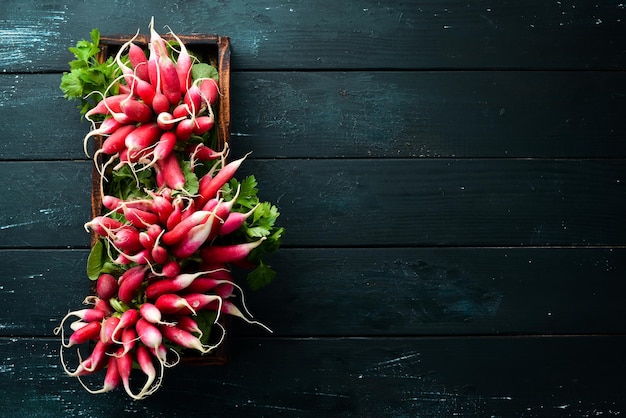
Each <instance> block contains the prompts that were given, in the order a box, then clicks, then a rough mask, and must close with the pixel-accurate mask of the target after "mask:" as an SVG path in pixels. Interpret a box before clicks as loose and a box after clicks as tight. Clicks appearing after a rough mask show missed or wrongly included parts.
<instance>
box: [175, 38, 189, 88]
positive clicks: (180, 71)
mask: <svg viewBox="0 0 626 418" xmlns="http://www.w3.org/2000/svg"><path fill="white" fill-rule="evenodd" d="M170 33H171V34H172V37H174V39H176V41H178V47H179V48H180V51H179V52H178V57H177V59H176V74H177V75H178V82H179V85H180V91H181V92H186V91H187V89H188V88H189V86H190V85H191V64H192V61H191V56H190V55H189V52H188V51H187V47H186V46H185V44H184V43H183V42H182V41H181V40H180V38H179V37H178V36H176V34H175V33H174V32H172V31H170Z"/></svg>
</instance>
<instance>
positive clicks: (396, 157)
mask: <svg viewBox="0 0 626 418" xmlns="http://www.w3.org/2000/svg"><path fill="white" fill-rule="evenodd" d="M151 16H154V17H155V20H156V22H157V26H158V25H165V24H169V25H170V26H171V27H172V29H174V30H175V31H176V32H178V33H187V34H189V33H197V32H200V33H211V34H220V35H227V36H230V38H231V44H232V60H231V64H232V74H231V80H232V140H233V141H232V146H233V155H242V154H244V153H246V152H248V151H253V154H252V156H251V157H250V161H249V163H247V165H246V166H245V167H242V170H244V171H246V170H247V171H248V172H254V173H255V175H256V176H257V179H258V180H259V183H260V186H261V190H262V194H263V196H262V197H264V198H266V199H267V200H273V201H274V202H276V203H278V206H279V207H280V210H281V213H282V216H281V221H282V224H283V226H285V227H286V229H287V235H286V236H285V240H284V247H283V249H281V251H280V252H279V253H278V254H277V255H276V256H275V257H274V258H273V259H272V264H273V266H274V267H275V269H276V270H277V271H278V278H277V280H276V282H275V283H274V284H273V285H272V286H270V287H269V288H267V289H264V290H262V291H259V292H257V293H256V294H252V295H250V296H249V298H248V300H249V302H250V308H251V310H252V312H253V313H255V316H256V317H258V318H259V319H262V320H263V321H264V322H266V323H267V324H268V325H269V326H270V327H271V328H273V329H274V331H275V332H274V334H273V335H267V334H265V333H263V332H261V331H259V330H258V329H256V328H253V327H249V326H247V325H245V324H240V323H235V324H234V328H233V330H232V338H231V349H230V350H231V360H230V362H229V364H227V365H224V366H220V367H192V366H181V367H177V368H175V369H173V370H171V371H170V372H169V373H168V374H167V375H166V379H165V383H164V386H163V387H162V389H161V390H160V391H159V392H158V394H157V395H155V396H153V397H150V398H148V399H147V400H145V401H141V402H133V401H130V400H128V398H127V396H126V395H125V394H124V392H123V391H116V392H114V393H111V394H107V395H98V396H92V395H89V394H87V393H86V392H85V391H84V390H83V389H82V388H81V387H80V386H79V385H78V383H77V382H76V380H75V379H72V378H69V377H67V376H66V375H65V374H64V372H63V370H62V368H61V367H60V363H59V359H58V348H59V343H58V340H57V338H56V337H54V336H53V334H52V330H53V328H54V327H55V326H56V325H57V324H58V322H59V320H60V319H61V318H62V317H63V315H64V314H65V313H66V312H67V311H68V310H73V309H76V307H77V306H80V302H81V301H82V298H83V297H84V295H85V293H86V292H87V290H88V288H89V283H88V282H87V280H86V276H85V266H86V258H87V254H88V247H89V236H88V235H87V234H86V233H85V232H84V230H83V227H82V225H83V223H84V222H86V220H88V218H89V216H90V207H89V205H90V200H89V196H90V181H91V177H90V176H91V165H90V161H89V160H87V159H85V157H84V156H83V154H82V138H83V136H84V134H85V133H86V131H87V130H88V126H87V124H86V123H84V122H81V120H80V117H79V116H78V113H77V111H76V108H75V105H74V104H73V103H70V102H67V101H66V100H65V99H63V97H62V94H61V92H60V90H59V89H58V85H59V82H60V76H61V73H62V72H63V71H65V70H66V69H67V63H68V61H69V60H70V59H71V55H70V53H69V52H68V51H67V47H68V46H71V45H73V44H74V43H75V42H76V41H77V40H78V39H83V38H86V37H88V34H89V31H90V30H91V29H92V28H94V27H97V28H99V29H100V31H101V32H102V33H103V34H119V33H133V32H135V31H136V29H137V28H141V29H142V32H146V31H147V24H148V21H149V18H150V17H151ZM625 25H626V6H625V5H624V4H623V2H621V1H612V0H607V1H602V2H591V1H583V0H572V1H568V0H562V1H558V2H556V1H555V2H546V1H543V0H541V1H540V0H531V1H526V2H512V1H505V2H497V1H482V0H466V1H456V0H445V1H439V2H432V1H431V2H426V1H406V2H402V1H384V2H378V1H367V0H361V1H272V0H269V1H267V2H236V1H195V2H164V1H157V0H152V1H146V2H132V1H116V2H93V1H81V2H64V1H59V0H44V1H40V0H37V1H34V0H19V1H17V0H15V1H13V0H8V1H4V2H3V4H2V7H1V8H0V69H1V70H2V72H1V73H0V179H1V180H0V196H1V197H0V257H1V260H2V262H1V263H0V301H1V304H0V415H5V416H13V417H33V416H35V417H39V416H79V415H81V416H112V417H113V416H121V415H126V414H133V413H136V414H137V415H139V416H152V417H171V416H181V417H189V416H293V417H302V416H314V417H325V416H338V417H339V416H341V417H343V416H346V417H347V416H354V417H381V416H389V417H417V416H481V417H482V416H492V415H493V416H596V415H601V416H612V415H623V414H624V413H626V360H624V355H625V353H626V334H625V333H626V247H625V245H626V222H624V215H625V214H626V113H625V111H626V72H624V70H625V69H626V26H625Z"/></svg>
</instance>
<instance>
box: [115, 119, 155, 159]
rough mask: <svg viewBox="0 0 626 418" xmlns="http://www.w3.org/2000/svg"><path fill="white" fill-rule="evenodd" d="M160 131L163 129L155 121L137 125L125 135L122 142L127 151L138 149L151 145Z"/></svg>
mask: <svg viewBox="0 0 626 418" xmlns="http://www.w3.org/2000/svg"><path fill="white" fill-rule="evenodd" d="M162 133H163V131H162V130H161V128H159V125H157V124H156V122H151V123H146V124H143V125H139V126H138V127H137V128H136V129H135V130H133V131H132V132H131V133H129V134H128V135H127V136H126V140H125V141H124V144H125V145H126V148H128V151H129V153H132V152H136V151H140V150H143V149H146V148H148V147H149V146H151V145H153V144H154V143H155V142H156V141H157V140H158V139H159V137H160V136H161V134H162Z"/></svg>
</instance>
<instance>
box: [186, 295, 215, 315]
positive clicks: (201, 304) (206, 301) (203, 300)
mask: <svg viewBox="0 0 626 418" xmlns="http://www.w3.org/2000/svg"><path fill="white" fill-rule="evenodd" d="M183 298H184V299H185V300H186V301H187V303H188V304H189V306H191V307H192V308H193V309H194V310H196V311H200V310H202V309H214V310H216V311H218V312H219V311H220V310H221V307H222V298H221V297H219V296H217V295H206V294H204V293H190V294H188V295H185V296H183ZM216 305H217V306H216Z"/></svg>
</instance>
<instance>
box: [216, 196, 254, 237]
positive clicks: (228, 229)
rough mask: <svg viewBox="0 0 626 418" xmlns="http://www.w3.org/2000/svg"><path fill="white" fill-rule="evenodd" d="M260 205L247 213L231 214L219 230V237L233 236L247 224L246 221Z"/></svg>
mask: <svg viewBox="0 0 626 418" xmlns="http://www.w3.org/2000/svg"><path fill="white" fill-rule="evenodd" d="M259 205H260V203H258V204H257V205H256V206H255V207H253V208H252V209H250V210H249V211H248V212H246V213H241V212H231V213H230V214H229V215H228V217H227V218H226V220H225V221H224V223H223V224H222V226H221V228H220V230H219V235H228V234H232V233H233V232H235V231H236V230H238V229H239V228H240V227H241V226H242V225H243V224H244V223H245V222H246V220H247V219H248V218H249V217H250V215H252V214H253V213H254V211H255V210H256V208H258V207H259Z"/></svg>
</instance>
